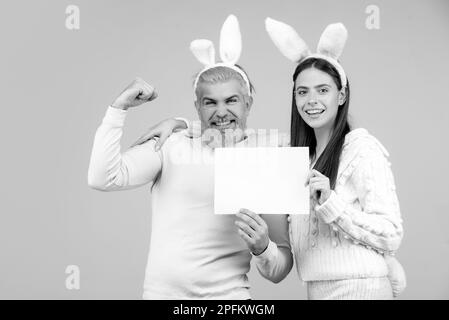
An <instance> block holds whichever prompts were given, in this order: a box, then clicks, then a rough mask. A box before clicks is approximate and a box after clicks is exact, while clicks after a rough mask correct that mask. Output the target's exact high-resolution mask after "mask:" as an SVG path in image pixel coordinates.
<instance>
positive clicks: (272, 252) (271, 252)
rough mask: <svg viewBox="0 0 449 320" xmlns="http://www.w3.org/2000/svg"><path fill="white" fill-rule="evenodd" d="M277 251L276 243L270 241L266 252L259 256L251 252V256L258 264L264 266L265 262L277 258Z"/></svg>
mask: <svg viewBox="0 0 449 320" xmlns="http://www.w3.org/2000/svg"><path fill="white" fill-rule="evenodd" d="M277 250H278V246H277V245H276V243H274V242H273V241H271V240H270V242H268V247H267V248H266V249H265V251H264V252H262V253H261V254H259V255H257V256H256V255H255V254H253V253H252V252H251V255H252V256H253V257H254V259H256V263H262V264H263V263H265V262H268V261H271V260H273V259H274V258H275V257H276V254H277Z"/></svg>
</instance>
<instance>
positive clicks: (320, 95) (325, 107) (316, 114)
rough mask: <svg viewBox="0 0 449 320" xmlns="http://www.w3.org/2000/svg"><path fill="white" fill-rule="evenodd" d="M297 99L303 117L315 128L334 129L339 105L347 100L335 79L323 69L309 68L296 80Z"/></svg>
mask: <svg viewBox="0 0 449 320" xmlns="http://www.w3.org/2000/svg"><path fill="white" fill-rule="evenodd" d="M295 100H296V106H297V108H298V112H299V114H300V115H301V118H302V119H303V120H304V121H305V123H307V124H308V125H309V126H310V127H312V128H313V129H324V128H329V129H332V128H333V125H334V122H335V118H336V116H337V111H338V107H339V105H341V104H343V103H344V101H345V94H344V92H340V90H338V88H337V85H336V83H335V81H334V79H333V78H332V77H331V76H330V75H329V74H327V73H326V72H323V71H321V70H318V69H315V68H308V69H305V70H303V71H301V73H300V74H299V75H298V77H297V78H296V81H295Z"/></svg>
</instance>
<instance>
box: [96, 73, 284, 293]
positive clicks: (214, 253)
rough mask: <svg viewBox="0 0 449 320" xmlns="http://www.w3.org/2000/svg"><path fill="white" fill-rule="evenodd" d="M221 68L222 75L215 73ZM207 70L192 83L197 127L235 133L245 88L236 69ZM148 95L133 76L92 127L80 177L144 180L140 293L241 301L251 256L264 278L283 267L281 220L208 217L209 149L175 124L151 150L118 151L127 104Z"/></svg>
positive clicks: (115, 186)
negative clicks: (147, 221)
mask: <svg viewBox="0 0 449 320" xmlns="http://www.w3.org/2000/svg"><path fill="white" fill-rule="evenodd" d="M223 71H224V74H227V76H224V77H223V74H222V73H223ZM214 73H216V74H218V76H216V77H215V78H217V79H218V80H217V81H214V80H212V81H203V80H200V82H199V83H198V86H197V88H196V90H195V91H196V97H197V101H196V103H195V105H196V108H197V111H198V115H199V118H200V119H201V123H202V130H203V132H204V131H205V130H207V129H211V128H213V129H216V130H218V131H220V132H222V131H223V130H225V129H226V130H237V129H240V130H244V129H245V128H246V118H247V116H248V114H249V111H250V109H251V105H252V97H250V96H248V92H249V91H250V89H249V88H246V85H245V83H244V81H241V79H240V78H241V76H240V74H238V73H237V72H235V71H234V70H232V69H230V68H227V67H216V68H213V69H210V70H208V71H207V72H205V73H203V76H204V78H207V76H209V80H210V79H213V78H214V76H213V74H214ZM239 77H240V78H239ZM221 79H224V80H221ZM156 97H157V94H156V92H155V91H154V89H153V88H152V87H151V86H150V85H149V84H147V83H146V82H145V81H143V80H141V79H136V80H135V81H134V82H133V83H131V84H130V85H129V86H128V87H127V88H126V89H125V90H124V91H123V92H122V93H121V94H120V95H119V97H118V98H117V99H116V100H115V101H114V103H112V105H111V106H110V107H108V110H107V112H106V115H105V117H104V119H103V121H102V124H101V125H100V127H99V128H98V130H97V132H96V136H95V141H94V146H93V150H92V155H91V161H90V166H89V173H88V183H89V185H90V186H91V187H92V188H95V189H98V190H102V191H115V190H126V189H130V188H136V187H139V186H142V185H145V184H147V183H151V184H152V188H151V194H152V212H153V219H152V222H153V223H152V234H151V245H150V252H149V257H148V264H147V269H146V274H145V283H144V295H143V297H144V299H249V298H250V294H249V283H248V279H247V276H246V274H247V272H248V271H249V269H250V259H251V256H252V255H253V256H254V257H255V259H256V265H257V268H258V269H259V272H260V273H261V274H262V275H263V276H264V277H266V278H268V279H270V280H271V281H273V282H278V281H280V280H282V279H283V278H284V277H285V276H286V275H287V274H288V272H289V271H290V269H291V267H292V254H291V251H290V246H289V239H288V227H287V222H286V217H285V216H273V217H269V218H265V219H267V222H268V223H269V227H268V226H267V223H266V222H265V221H264V220H263V219H262V218H261V217H259V216H258V215H256V214H254V213H252V212H250V211H247V210H242V212H239V213H238V214H237V216H234V215H214V214H213V199H214V195H213V190H214V176H213V174H214V170H213V168H214V167H213V161H210V160H213V155H214V150H213V148H212V147H211V146H210V145H209V144H210V141H205V139H202V138H201V137H200V138H192V137H190V136H189V135H187V134H186V132H185V131H181V132H178V133H175V134H173V135H172V136H171V137H170V138H169V139H167V141H166V142H165V144H164V145H163V146H162V148H161V149H160V150H159V151H156V150H155V148H154V146H155V144H156V142H157V141H156V140H154V139H152V140H149V141H147V142H146V143H144V144H141V145H137V146H134V147H132V148H130V149H129V150H127V151H126V152H124V153H123V154H121V153H120V138H121V136H122V132H123V131H122V128H123V124H124V120H125V117H126V115H127V113H128V109H129V108H133V107H137V106H139V105H141V104H143V103H144V102H147V101H151V100H154V99H155V98H156ZM197 139H201V140H200V141H198V140H197ZM240 139H243V137H241V138H240ZM237 143H241V142H240V141H237ZM198 146H201V148H198ZM180 159H183V161H180ZM198 159H201V161H198ZM236 217H237V218H238V219H236ZM268 219H269V220H268ZM268 230H269V231H268ZM270 238H271V239H272V240H270ZM276 244H277V245H276ZM248 249H250V250H248Z"/></svg>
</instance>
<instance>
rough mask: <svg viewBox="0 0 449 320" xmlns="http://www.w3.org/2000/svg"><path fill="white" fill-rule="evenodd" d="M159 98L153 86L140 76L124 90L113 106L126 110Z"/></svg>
mask: <svg viewBox="0 0 449 320" xmlns="http://www.w3.org/2000/svg"><path fill="white" fill-rule="evenodd" d="M156 98H157V93H156V91H155V90H154V88H153V87H152V86H150V85H149V84H148V83H146V82H145V81H144V80H142V79H140V78H136V79H135V80H134V81H133V82H132V83H131V84H130V85H129V86H127V87H126V88H125V90H123V92H122V93H121V94H120V95H119V96H118V97H117V99H115V101H114V102H113V103H112V105H111V107H114V108H118V109H123V110H126V109H128V108H132V107H137V106H138V105H141V104H142V103H145V102H147V101H151V100H154V99H156Z"/></svg>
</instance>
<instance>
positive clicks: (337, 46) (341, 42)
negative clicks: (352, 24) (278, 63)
mask: <svg viewBox="0 0 449 320" xmlns="http://www.w3.org/2000/svg"><path fill="white" fill-rule="evenodd" d="M265 28H266V30H267V32H268V34H269V36H270V38H271V40H272V41H273V42H274V44H275V46H276V47H277V48H278V49H279V50H280V51H281V53H282V54H283V55H284V56H286V57H287V58H288V59H290V60H291V61H293V62H296V63H301V62H303V61H304V60H306V59H309V58H321V59H323V60H326V61H327V62H329V63H330V64H331V65H333V66H334V67H335V69H337V71H338V73H339V75H340V80H341V85H342V87H346V84H347V78H346V74H345V71H344V70H343V67H342V66H341V65H340V63H339V62H338V58H339V57H340V55H341V53H342V52H343V48H344V46H345V43H346V39H347V38H348V31H347V30H346V28H345V26H344V25H343V24H342V23H334V24H330V25H328V26H327V27H326V29H325V30H324V31H323V33H322V34H321V38H320V41H319V42H318V46H317V53H314V54H311V52H310V50H309V47H308V46H307V45H306V43H305V42H304V40H302V39H301V37H300V36H299V35H298V33H296V31H295V30H294V29H293V28H292V27H291V26H289V25H288V24H285V23H283V22H280V21H276V20H274V19H271V18H267V19H266V20H265Z"/></svg>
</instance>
